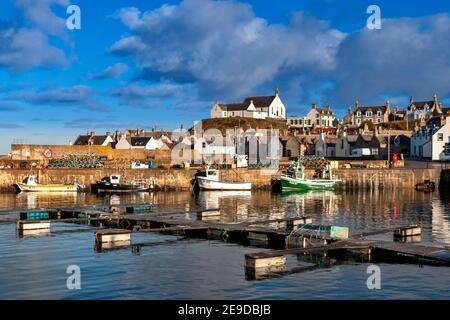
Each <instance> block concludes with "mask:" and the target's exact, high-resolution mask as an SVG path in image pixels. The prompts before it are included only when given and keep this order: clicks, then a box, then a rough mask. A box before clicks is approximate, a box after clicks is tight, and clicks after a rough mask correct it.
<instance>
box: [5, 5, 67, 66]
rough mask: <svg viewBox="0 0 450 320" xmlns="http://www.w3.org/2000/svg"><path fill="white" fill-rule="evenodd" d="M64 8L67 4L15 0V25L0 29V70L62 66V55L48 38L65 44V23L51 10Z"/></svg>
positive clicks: (65, 62) (64, 57) (63, 63)
mask: <svg viewBox="0 0 450 320" xmlns="http://www.w3.org/2000/svg"><path fill="white" fill-rule="evenodd" d="M68 4H69V1H68V0H42V1H33V0H16V1H15V5H16V14H17V16H18V21H17V23H15V24H14V25H12V24H11V23H10V24H8V23H4V24H3V25H0V68H2V67H4V68H6V69H8V70H9V71H13V72H22V71H26V70H30V69H32V68H34V67H44V68H47V67H53V66H66V65H67V64H68V59H67V58H66V56H65V53H64V51H63V50H61V49H60V48H58V47H57V46H55V45H53V44H51V41H50V37H53V36H56V37H59V38H61V39H63V40H64V41H66V42H67V40H68V38H67V34H66V30H65V19H63V18H60V17H58V16H56V15H55V14H54V12H53V11H52V6H53V5H57V6H64V5H68Z"/></svg>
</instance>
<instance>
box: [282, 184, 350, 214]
mask: <svg viewBox="0 0 450 320" xmlns="http://www.w3.org/2000/svg"><path fill="white" fill-rule="evenodd" d="M283 196H285V197H286V202H287V209H288V211H292V209H294V211H295V212H297V213H300V214H304V213H307V212H310V211H311V210H316V211H317V212H321V213H324V214H328V215H334V214H337V213H338V210H339V200H340V199H341V196H340V195H338V194H336V193H335V192H334V191H314V190H310V191H306V192H292V193H288V194H285V195H283Z"/></svg>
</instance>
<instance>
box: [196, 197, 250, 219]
mask: <svg viewBox="0 0 450 320" xmlns="http://www.w3.org/2000/svg"><path fill="white" fill-rule="evenodd" d="M251 199H252V192H251V191H231V190H228V191H201V192H200V193H199V195H198V198H197V204H198V205H199V206H200V207H202V208H204V209H216V208H220V209H225V210H222V214H223V218H224V219H225V220H227V221H228V220H230V221H240V220H246V219H247V216H248V207H249V205H250V203H251ZM230 221H228V222H230Z"/></svg>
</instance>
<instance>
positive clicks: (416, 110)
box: [406, 95, 443, 120]
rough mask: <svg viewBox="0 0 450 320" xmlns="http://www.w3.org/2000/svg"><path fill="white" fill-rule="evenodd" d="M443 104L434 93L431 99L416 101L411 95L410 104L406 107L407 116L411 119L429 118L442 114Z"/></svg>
mask: <svg viewBox="0 0 450 320" xmlns="http://www.w3.org/2000/svg"><path fill="white" fill-rule="evenodd" d="M442 113H443V112H442V106H441V104H439V102H438V98H437V95H434V97H433V100H430V101H416V102H415V101H414V98H413V97H412V96H411V97H409V105H408V108H407V109H406V117H407V118H408V119H409V120H416V119H428V118H430V117H432V116H439V115H442Z"/></svg>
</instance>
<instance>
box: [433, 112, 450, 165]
mask: <svg viewBox="0 0 450 320" xmlns="http://www.w3.org/2000/svg"><path fill="white" fill-rule="evenodd" d="M440 137H441V138H442V139H440ZM449 142H450V116H448V117H447V118H446V121H445V125H444V126H442V127H441V128H440V129H439V130H438V131H436V133H435V134H433V149H432V160H441V161H443V160H450V156H446V155H445V154H444V146H445V144H446V143H449Z"/></svg>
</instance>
